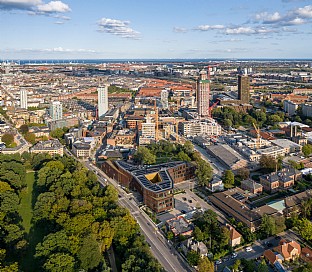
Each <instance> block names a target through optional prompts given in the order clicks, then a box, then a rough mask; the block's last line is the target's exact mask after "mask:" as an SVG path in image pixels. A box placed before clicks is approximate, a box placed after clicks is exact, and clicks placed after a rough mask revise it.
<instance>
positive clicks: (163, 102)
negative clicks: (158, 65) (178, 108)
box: [160, 90, 169, 109]
mask: <svg viewBox="0 0 312 272" xmlns="http://www.w3.org/2000/svg"><path fill="white" fill-rule="evenodd" d="M160 98H161V105H162V108H163V109H168V107H169V104H168V91H167V90H162V91H161V94H160Z"/></svg>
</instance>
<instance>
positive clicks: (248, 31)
mask: <svg viewBox="0 0 312 272" xmlns="http://www.w3.org/2000/svg"><path fill="white" fill-rule="evenodd" d="M225 33H226V34H244V35H248V34H254V33H256V31H255V30H254V29H253V28H251V27H242V26H240V27H236V28H227V29H226V30H225Z"/></svg>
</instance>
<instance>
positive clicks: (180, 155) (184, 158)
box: [177, 151, 191, 162]
mask: <svg viewBox="0 0 312 272" xmlns="http://www.w3.org/2000/svg"><path fill="white" fill-rule="evenodd" d="M177 159H178V160H179V161H187V162H189V161H191V159H190V157H189V156H188V155H187V154H186V153H184V152H183V151H180V152H179V153H178V155H177Z"/></svg>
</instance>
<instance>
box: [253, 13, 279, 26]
mask: <svg viewBox="0 0 312 272" xmlns="http://www.w3.org/2000/svg"><path fill="white" fill-rule="evenodd" d="M255 19H256V20H257V21H263V23H265V24H269V23H274V22H278V21H280V20H281V19H282V16H281V15H280V13H279V12H274V13H273V14H269V13H268V12H261V13H258V14H256V15H255Z"/></svg>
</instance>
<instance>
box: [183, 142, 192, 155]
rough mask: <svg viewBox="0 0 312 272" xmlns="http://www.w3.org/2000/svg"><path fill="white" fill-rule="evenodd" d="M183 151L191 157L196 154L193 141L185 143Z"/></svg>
mask: <svg viewBox="0 0 312 272" xmlns="http://www.w3.org/2000/svg"><path fill="white" fill-rule="evenodd" d="M183 149H184V152H185V153H186V154H187V155H189V156H190V155H191V154H193V152H194V145H193V144H192V142H191V141H185V143H184V145H183Z"/></svg>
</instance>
